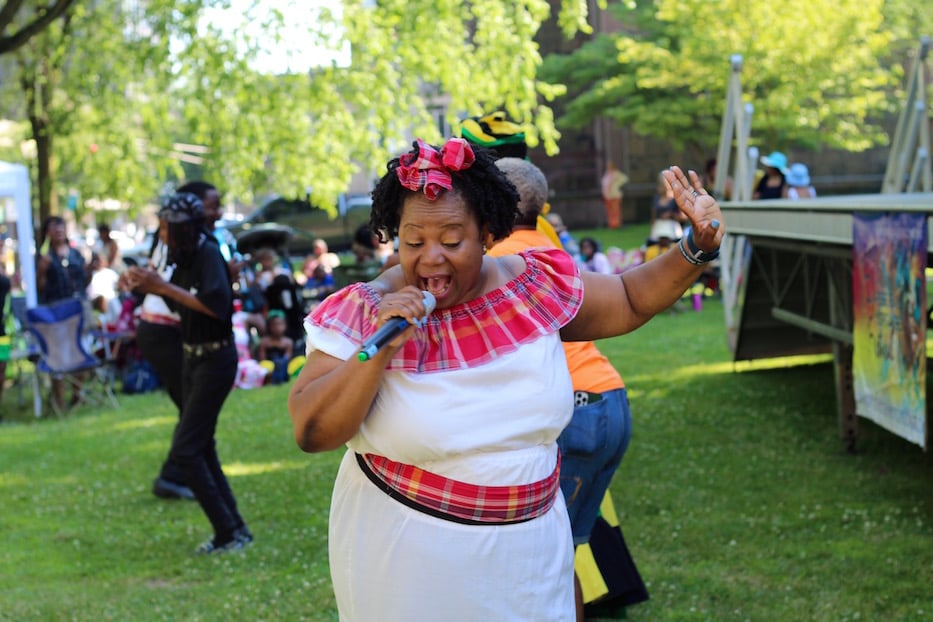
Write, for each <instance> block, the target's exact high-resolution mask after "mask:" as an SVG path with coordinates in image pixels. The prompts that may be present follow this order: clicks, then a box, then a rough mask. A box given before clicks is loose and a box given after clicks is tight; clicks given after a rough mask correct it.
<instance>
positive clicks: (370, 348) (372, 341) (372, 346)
mask: <svg viewBox="0 0 933 622" xmlns="http://www.w3.org/2000/svg"><path fill="white" fill-rule="evenodd" d="M421 293H422V295H423V296H424V306H425V309H426V311H425V314H424V317H423V318H421V319H420V320H418V321H416V322H414V325H415V326H418V327H419V328H420V327H422V326H424V323H425V321H426V320H427V319H428V316H429V315H431V312H432V311H434V306H435V305H436V304H437V300H435V298H434V295H433V294H432V293H431V292H421ZM409 326H411V323H409V321H408V320H406V319H405V318H403V317H394V318H391V319H390V320H389V321H388V322H386V323H385V324H383V325H382V326H381V327H380V328H379V330H377V331H376V332H375V334H373V336H372V337H370V338H369V339H367V340H366V341H365V342H363V346H362V348H360V353H359V354H358V355H357V358H358V359H359V360H361V361H368V360H369V359H371V358H373V357H374V356H376V353H377V352H379V350H381V349H382V348H384V347H385V346H386V344H388V343H389V342H390V341H392V340H393V339H395V338H396V337H398V336H399V335H401V334H402V333H404V332H405V330H406V329H407V328H408V327H409Z"/></svg>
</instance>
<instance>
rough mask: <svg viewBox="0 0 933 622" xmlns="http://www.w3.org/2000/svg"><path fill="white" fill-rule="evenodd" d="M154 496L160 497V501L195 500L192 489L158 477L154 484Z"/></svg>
mask: <svg viewBox="0 0 933 622" xmlns="http://www.w3.org/2000/svg"><path fill="white" fill-rule="evenodd" d="M152 494H154V495H155V496H157V497H159V498H160V499H188V500H189V501H193V500H194V493H193V492H192V491H191V489H190V488H188V487H187V486H185V485H184V484H176V483H175V482H172V481H169V480H167V479H163V478H161V477H157V478H156V480H155V482H153V483H152Z"/></svg>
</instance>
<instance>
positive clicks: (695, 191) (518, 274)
mask: <svg viewBox="0 0 933 622" xmlns="http://www.w3.org/2000/svg"><path fill="white" fill-rule="evenodd" d="M493 138H495V137H494V136H493ZM514 143H515V141H510V143H509V144H512V145H513V146H514ZM500 156H501V154H497V153H496V151H495V150H494V149H487V148H484V147H483V146H482V145H479V144H475V143H471V142H469V141H467V140H464V139H461V138H451V139H449V140H448V141H447V142H446V143H444V144H443V145H442V146H437V147H436V146H432V145H428V144H426V143H424V142H422V141H420V140H419V141H417V142H416V143H415V144H414V146H413V149H412V150H411V151H409V152H406V153H403V154H401V155H400V156H399V157H397V158H394V159H393V160H391V161H390V162H389V163H388V165H387V172H386V173H385V175H384V176H383V177H382V178H381V179H380V180H379V181H378V183H377V184H376V187H375V189H374V191H373V208H372V215H371V223H370V227H371V228H370V227H367V228H365V229H363V228H361V230H360V231H358V232H357V236H356V238H355V241H354V245H353V252H354V255H355V256H354V258H353V260H352V262H353V263H354V265H372V266H374V267H375V271H374V272H373V273H372V274H373V275H377V276H376V278H375V279H372V280H365V281H358V282H355V283H351V284H349V285H346V284H343V283H341V285H343V287H340V286H338V282H337V280H336V279H335V273H336V272H337V271H338V270H339V269H340V268H341V258H340V257H339V256H338V255H336V254H334V253H331V252H330V251H329V250H328V248H327V246H326V244H325V243H324V242H323V241H322V240H318V241H316V242H315V245H314V250H313V252H312V253H311V254H310V255H308V256H307V257H306V258H304V261H303V262H302V263H301V265H300V268H299V270H297V271H293V270H292V269H291V268H290V264H288V263H287V262H285V261H283V258H282V257H280V256H279V255H278V254H277V253H276V251H275V250H274V249H260V250H258V251H256V253H255V256H253V257H249V258H246V257H242V256H240V255H238V254H237V253H235V249H229V248H225V241H224V240H221V239H218V237H217V236H216V235H215V231H214V225H215V223H216V221H217V220H218V219H219V218H220V193H219V191H218V190H217V189H216V188H215V187H214V186H212V185H210V184H207V183H205V182H191V183H188V184H185V185H183V186H181V187H179V188H178V189H177V191H176V192H175V193H174V194H172V195H171V196H170V197H168V198H167V199H166V200H165V201H164V202H163V204H162V207H161V209H160V211H159V229H158V232H157V235H156V236H155V240H154V242H153V245H152V249H151V252H150V257H149V261H148V264H147V265H141V266H123V265H122V263H121V262H120V259H119V249H116V250H115V249H114V247H115V245H110V244H109V243H108V242H107V239H108V237H107V236H106V235H105V233H106V229H105V228H103V227H102V228H101V229H102V231H101V240H102V242H101V245H100V250H99V252H97V253H95V255H94V257H93V258H92V259H91V261H90V263H89V266H93V267H92V268H91V269H90V270H88V269H86V268H85V263H84V260H83V258H82V257H81V256H80V254H75V253H76V252H75V250H74V248H73V247H72V246H71V245H70V244H69V243H68V241H67V238H66V237H65V235H64V223H63V222H59V221H54V220H53V221H50V222H49V223H47V225H46V226H44V227H43V232H42V233H43V241H44V244H43V246H42V253H41V255H40V257H39V260H38V264H37V265H38V268H39V271H38V272H39V286H40V300H41V301H42V302H43V303H48V302H53V301H54V300H56V299H60V298H63V297H72V296H86V297H88V298H89V299H93V300H94V301H97V302H95V304H94V306H95V308H97V309H98V313H99V314H100V317H101V318H102V321H103V322H105V323H109V322H110V321H111V319H113V318H112V317H111V316H112V311H113V312H116V313H117V315H116V318H117V319H119V318H120V316H121V315H123V313H124V311H125V309H126V308H130V309H131V310H132V312H133V313H132V317H133V329H134V331H135V338H136V346H137V347H138V349H139V353H140V356H141V357H143V358H144V359H146V360H147V361H149V362H150V363H151V364H152V366H153V367H154V369H155V371H156V373H157V374H158V375H159V377H160V379H161V380H162V383H163V385H164V387H165V389H166V393H167V395H168V397H169V399H171V400H172V402H173V403H174V405H175V407H176V408H177V411H178V421H177V424H176V425H175V429H174V431H173V434H172V438H171V443H170V448H169V451H168V453H167V455H166V456H165V459H164V461H163V463H162V465H161V467H160V468H159V470H158V474H157V477H156V479H155V481H154V484H153V493H154V494H155V495H157V496H159V497H161V498H166V499H176V498H183V499H192V500H195V501H196V502H197V503H198V504H199V505H200V507H201V509H202V510H203V512H204V515H205V517H206V518H207V520H208V522H209V523H210V526H211V529H212V535H211V536H210V538H209V539H207V540H206V541H205V542H204V543H203V544H201V545H200V546H199V547H197V549H196V550H197V551H198V552H200V553H203V554H214V553H220V552H225V551H231V550H236V549H242V548H244V547H245V546H247V545H248V544H250V543H251V542H253V539H254V536H253V533H252V531H251V530H250V528H249V527H248V526H247V521H246V519H245V518H244V515H243V513H241V510H240V508H239V506H238V503H237V500H236V497H235V495H234V493H233V490H232V488H231V486H230V484H229V482H228V480H227V478H226V476H225V474H224V471H223V468H222V466H221V461H220V457H219V455H218V453H217V448H216V445H215V442H214V434H215V431H216V428H217V425H218V421H219V418H220V415H221V412H222V410H223V406H224V403H225V401H226V398H227V396H228V395H229V393H230V391H231V390H233V389H234V388H235V387H242V388H252V387H256V386H263V385H265V384H269V383H272V384H280V383H286V382H290V383H291V386H290V391H289V397H288V408H289V412H290V414H291V417H292V422H293V428H294V434H295V438H296V441H297V443H298V445H299V446H300V447H301V448H302V449H304V450H305V451H309V452H314V451H327V450H332V449H336V448H338V447H342V446H345V447H346V448H347V451H346V453H345V456H344V459H343V462H342V464H341V466H340V471H339V473H338V475H337V480H336V482H335V487H334V495H333V499H332V508H331V523H330V534H329V536H330V537H329V552H330V565H331V573H332V579H333V584H334V590H335V594H336V597H337V603H338V608H339V610H340V615H341V619H346V620H371V619H387V620H403V619H404V620H411V619H445V620H456V619H516V620H518V619H522V620H544V619H555V620H557V619H559V620H574V619H576V620H581V619H582V605H583V603H582V596H581V593H582V592H581V588H580V584H579V581H578V580H577V579H575V573H574V563H573V559H574V551H575V548H576V547H578V546H580V545H582V544H584V543H586V542H587V541H588V540H589V537H590V532H591V530H592V529H593V525H594V521H595V520H596V517H597V515H598V513H599V507H600V504H601V503H603V502H604V495H605V494H606V493H607V490H608V486H609V482H610V480H611V479H612V476H613V474H614V473H615V471H616V469H617V468H618V465H619V463H620V461H621V460H622V456H623V455H624V453H625V450H626V448H627V446H628V443H629V438H630V435H631V415H630V412H629V405H628V400H627V394H626V388H625V384H624V382H623V381H622V378H621V376H620V375H619V373H618V371H617V370H615V369H614V368H613V366H612V365H611V364H610V363H609V361H608V360H607V359H606V358H605V357H604V356H603V355H602V354H601V353H600V352H599V350H598V349H597V348H596V346H595V345H594V344H593V343H592V342H593V340H595V339H600V338H604V337H609V336H614V335H621V334H624V333H627V332H630V331H632V330H634V329H636V328H638V327H639V326H641V325H642V324H644V323H645V322H647V321H648V320H649V319H650V318H651V317H653V316H654V315H656V314H657V313H660V312H662V311H664V310H665V309H667V308H669V307H670V306H671V305H672V304H674V303H675V302H676V301H677V300H678V299H679V298H680V296H681V295H682V294H683V293H684V291H686V290H687V289H688V288H689V287H690V286H691V285H692V284H693V283H694V282H696V280H697V278H699V277H700V275H701V274H702V273H703V271H704V270H705V269H706V268H707V266H708V265H709V264H710V263H711V262H712V261H714V260H715V259H716V256H717V254H718V247H719V245H720V243H721V241H722V236H723V234H724V231H725V228H724V226H723V222H722V216H721V212H720V210H719V205H718V203H717V202H716V200H715V199H714V198H713V197H712V196H711V195H710V193H709V192H708V191H707V189H706V188H705V187H704V185H703V183H702V181H701V179H700V178H699V176H697V175H696V174H695V173H694V172H692V171H690V172H687V173H685V172H683V171H681V170H680V169H679V168H677V167H676V166H675V167H671V168H670V169H668V170H665V171H664V172H662V174H661V177H660V180H659V181H663V183H664V184H665V185H666V190H665V193H666V197H665V201H666V202H665V204H664V205H663V210H662V207H661V205H660V202H659V207H658V210H656V211H657V213H658V219H659V221H660V220H667V221H669V222H670V223H671V224H672V225H673V224H676V225H677V226H678V227H679V229H678V230H677V231H676V235H675V233H674V232H673V230H672V231H671V232H670V233H669V238H668V242H669V244H668V245H669V246H670V247H674V246H676V247H677V248H679V250H680V252H678V253H659V254H658V256H657V257H656V258H655V259H653V260H652V261H650V262H643V263H642V264H640V265H637V266H632V267H630V269H628V270H626V271H625V273H624V278H620V277H619V275H618V273H617V271H616V270H614V269H613V266H612V262H611V261H610V259H609V257H607V255H606V253H604V252H603V251H602V249H601V248H600V244H599V242H598V241H597V240H596V239H593V238H591V237H584V238H583V239H581V240H579V243H577V242H576V241H575V240H574V239H573V236H572V235H571V234H570V232H569V231H567V228H566V227H564V226H563V223H562V221H561V219H560V217H559V216H558V215H557V214H548V213H547V212H548V208H547V204H546V197H547V182H546V179H545V178H544V175H543V173H542V172H541V171H540V169H538V168H537V167H535V166H534V165H533V164H531V163H530V162H529V161H528V160H527V159H524V158H523V157H500ZM611 183H612V184H615V188H614V189H612V191H611V194H616V191H619V192H618V193H619V194H620V195H621V185H622V184H624V183H625V182H624V181H622V180H621V178H620V177H619V176H618V175H615V176H614V181H612V182H611ZM607 185H609V181H607ZM659 187H660V183H659ZM609 198H611V199H619V200H621V196H618V197H609ZM610 208H612V218H613V219H615V218H616V217H618V218H619V220H618V221H615V220H614V222H617V224H618V226H621V217H620V216H619V215H618V214H617V213H616V212H615V205H612V206H610V205H608V204H607V210H608V209H610ZM425 292H427V293H429V294H430V296H427V295H426V294H425ZM429 298H430V299H431V300H432V301H433V302H432V303H430V304H429V303H428V302H427V300H428V299H429ZM110 300H117V301H129V303H128V304H127V305H126V306H124V305H123V304H122V303H121V304H118V305H117V306H119V311H117V310H116V307H113V308H112V309H111V307H112V305H111V304H110V302H109V301H110ZM101 301H103V302H101ZM98 302H99V304H98ZM435 303H436V304H435ZM395 318H402V319H403V320H405V321H408V322H411V323H412V324H414V325H416V326H417V328H416V327H415V326H414V325H413V326H410V327H408V328H407V329H404V330H401V331H400V332H398V331H397V332H396V333H393V334H390V335H388V336H386V337H379V338H377V337H378V335H377V333H380V328H381V327H383V326H385V325H386V324H387V323H388V322H390V321H392V320H393V319H395ZM380 334H381V333H380ZM373 343H375V344H376V345H375V346H373V347H374V350H372V351H373V352H375V354H373V355H371V356H369V357H360V356H357V355H358V354H359V352H360V351H361V348H363V347H364V346H365V345H367V344H373ZM305 354H306V355H307V358H306V359H305V358H304V356H303V355H305ZM364 358H366V359H367V360H364ZM299 359H300V364H297V365H296V364H295V362H296V361H297V360H299ZM350 386H352V387H353V390H352V391H348V390H346V389H347V387H350ZM503 413H508V414H509V415H508V416H507V417H503V416H502V414H503ZM595 429H599V430H602V432H600V434H599V435H598V438H595V439H594V430H595ZM594 441H595V444H594ZM389 543H391V546H388V545H389ZM451 559H456V560H457V561H458V563H457V564H451V563H450V560H451ZM529 577H533V578H534V580H533V581H529V580H527V579H528V578H529ZM574 586H576V587H574ZM362 593H365V594H366V597H365V598H361V597H360V596H359V595H360V594H362Z"/></svg>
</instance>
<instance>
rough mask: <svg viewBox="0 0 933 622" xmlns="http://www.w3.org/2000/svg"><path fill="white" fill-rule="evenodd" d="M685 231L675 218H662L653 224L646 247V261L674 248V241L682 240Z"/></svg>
mask: <svg viewBox="0 0 933 622" xmlns="http://www.w3.org/2000/svg"><path fill="white" fill-rule="evenodd" d="M682 233H683V231H682V230H681V228H680V224H679V223H678V222H677V221H675V220H670V219H666V218H662V219H660V220H656V221H655V223H654V225H652V226H651V234H650V237H649V238H648V241H647V246H646V248H645V259H644V260H645V261H650V260H652V259H654V258H655V257H657V256H659V255H661V254H662V253H666V252H667V251H669V250H670V249H672V248H674V242H677V241H678V240H680V238H681V235H682Z"/></svg>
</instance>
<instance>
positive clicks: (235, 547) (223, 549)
mask: <svg viewBox="0 0 933 622" xmlns="http://www.w3.org/2000/svg"><path fill="white" fill-rule="evenodd" d="M245 546H246V543H244V542H243V541H242V540H240V539H238V538H237V537H236V536H234V537H233V538H232V539H230V541H228V542H224V543H223V544H220V543H218V542H217V540H216V538H211V539H210V540H208V541H207V542H204V543H202V544H201V545H200V546H198V548H196V549H195V550H194V552H195V553H197V554H198V555H212V554H214V553H227V552H229V551H239V550H242V549H243V547H245Z"/></svg>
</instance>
